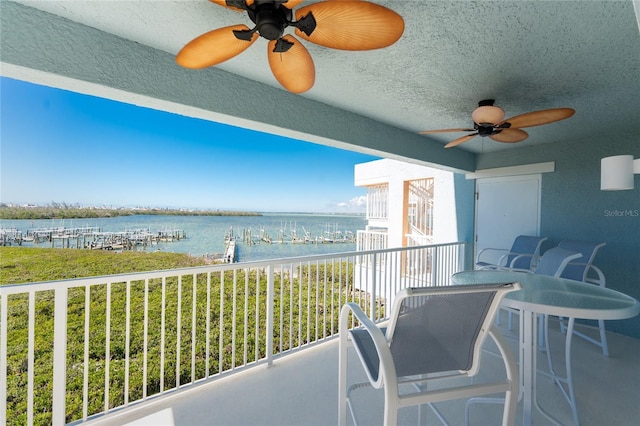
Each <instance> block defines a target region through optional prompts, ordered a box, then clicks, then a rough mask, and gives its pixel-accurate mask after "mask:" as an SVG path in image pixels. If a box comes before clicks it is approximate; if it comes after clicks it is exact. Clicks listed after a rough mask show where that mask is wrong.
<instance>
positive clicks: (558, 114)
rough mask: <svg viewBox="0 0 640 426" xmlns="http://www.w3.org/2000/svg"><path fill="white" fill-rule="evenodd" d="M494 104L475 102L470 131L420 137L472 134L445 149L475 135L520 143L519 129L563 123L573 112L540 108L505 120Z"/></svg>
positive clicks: (428, 131)
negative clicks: (476, 106) (461, 133)
mask: <svg viewBox="0 0 640 426" xmlns="http://www.w3.org/2000/svg"><path fill="white" fill-rule="evenodd" d="M494 102H495V101H494V100H493V99H485V100H484V101H480V102H478V108H476V109H475V110H473V112H472V113H471V118H472V119H473V128H469V129H465V128H460V129H441V130H425V131H422V132H420V134H421V135H427V134H430V133H445V132H475V133H471V134H468V135H466V136H462V137H460V138H458V139H455V140H453V141H451V142H449V143H448V144H446V145H445V146H444V147H445V148H451V147H454V146H457V145H460V144H463V143H465V142H467V141H469V140H471V139H473V138H474V137H476V136H482V137H486V136H489V137H490V138H491V139H493V140H494V141H496V142H503V143H515V142H521V141H523V140H525V139H526V138H527V137H529V134H528V133H527V132H525V131H524V130H521V129H522V128H523V127H533V126H541V125H543V124H548V123H553V122H554V121H560V120H564V119H565V118H569V117H571V116H572V115H573V114H575V112H576V111H575V110H574V109H572V108H553V109H544V110H541V111H533V112H527V113H525V114H520V115H516V116H515V117H511V118H508V119H506V120H505V119H504V110H503V109H502V108H500V107H497V106H494V105H493V104H494Z"/></svg>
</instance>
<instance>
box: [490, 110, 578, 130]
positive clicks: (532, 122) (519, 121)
mask: <svg viewBox="0 0 640 426" xmlns="http://www.w3.org/2000/svg"><path fill="white" fill-rule="evenodd" d="M575 112H576V110H574V109H573V108H553V109H544V110H541V111H534V112H528V113H526V114H521V115H516V116H515V117H511V118H509V119H507V120H504V122H503V123H511V127H512V128H516V129H518V128H521V127H533V126H540V125H542V124H548V123H553V122H554V121H560V120H564V119H565V118H569V117H571V116H572V115H573V114H575Z"/></svg>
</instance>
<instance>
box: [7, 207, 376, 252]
mask: <svg viewBox="0 0 640 426" xmlns="http://www.w3.org/2000/svg"><path fill="white" fill-rule="evenodd" d="M365 226H366V220H365V218H364V216H361V215H360V216H358V215H322V214H305V213H299V214H295V213H294V214H286V213H265V214H262V215H260V216H252V217H240V216H235V217H234V216H216V217H194V216H171V215H135V216H121V217H112V218H97V219H96V218H92V219H64V220H63V219H41V220H26V219H23V220H8V219H3V220H0V245H2V246H22V247H40V248H72V249H93V250H111V251H117V252H120V251H148V252H156V251H164V252H176V253H187V254H190V255H192V256H195V257H204V258H205V259H207V261H211V262H217V261H222V262H232V263H233V262H244V261H252V260H262V259H273V258H279V257H289V256H298V255H314V254H326V253H334V252H339V251H350V250H353V249H355V240H356V231H357V230H359V229H364V228H365ZM227 236H231V237H232V239H228V238H227ZM231 241H233V244H230V242H231Z"/></svg>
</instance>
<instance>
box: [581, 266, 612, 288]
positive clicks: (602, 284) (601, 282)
mask: <svg viewBox="0 0 640 426" xmlns="http://www.w3.org/2000/svg"><path fill="white" fill-rule="evenodd" d="M591 270H593V271H594V272H595V273H596V274H597V275H598V278H589V271H591ZM585 277H586V278H585V281H586V282H588V283H591V284H598V285H599V286H600V287H606V285H607V283H606V279H605V277H604V274H603V273H602V271H601V270H600V268H598V267H597V266H594V265H589V268H588V269H587V274H586V275H585Z"/></svg>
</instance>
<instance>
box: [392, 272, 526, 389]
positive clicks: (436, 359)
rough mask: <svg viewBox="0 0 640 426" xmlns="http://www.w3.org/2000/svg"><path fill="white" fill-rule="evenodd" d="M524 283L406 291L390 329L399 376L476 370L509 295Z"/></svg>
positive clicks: (397, 303) (399, 299)
mask: <svg viewBox="0 0 640 426" xmlns="http://www.w3.org/2000/svg"><path fill="white" fill-rule="evenodd" d="M518 288H520V287H519V284H513V283H506V284H497V285H496V284H491V285H486V284H483V285H465V286H449V287H437V288H433V287H430V288H411V289H406V290H403V291H402V292H400V293H399V294H398V296H397V299H396V303H395V304H394V310H393V316H392V317H391V322H390V324H389V327H388V328H387V330H386V337H387V341H389V342H390V348H389V349H390V352H391V354H392V357H393V361H394V365H395V368H396V374H397V376H400V377H401V376H411V375H416V374H430V373H436V372H443V371H464V372H468V374H469V375H473V374H476V372H477V370H478V367H479V361H478V358H479V354H480V348H481V347H482V344H483V342H484V339H485V338H486V335H487V332H488V330H489V329H490V328H491V324H492V321H493V318H494V316H495V313H496V312H497V309H498V306H499V304H500V301H501V300H502V297H503V296H504V294H506V293H507V292H508V291H512V290H515V289H518Z"/></svg>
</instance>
